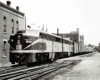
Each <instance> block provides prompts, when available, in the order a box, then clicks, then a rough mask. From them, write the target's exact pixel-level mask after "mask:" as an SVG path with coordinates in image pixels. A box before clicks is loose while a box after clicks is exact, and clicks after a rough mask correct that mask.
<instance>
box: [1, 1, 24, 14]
mask: <svg viewBox="0 0 100 80" xmlns="http://www.w3.org/2000/svg"><path fill="white" fill-rule="evenodd" d="M0 6H1V7H3V8H6V9H8V10H10V11H12V12H15V13H17V14H19V15H21V16H24V13H22V12H20V11H18V10H16V9H14V8H12V7H10V6H7V5H5V4H4V3H2V2H0Z"/></svg>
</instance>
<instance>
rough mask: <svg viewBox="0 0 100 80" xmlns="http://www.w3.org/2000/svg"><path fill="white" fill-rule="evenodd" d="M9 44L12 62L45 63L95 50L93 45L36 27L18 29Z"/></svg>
mask: <svg viewBox="0 0 100 80" xmlns="http://www.w3.org/2000/svg"><path fill="white" fill-rule="evenodd" d="M9 44H10V52H9V57H10V58H9V59H10V62H11V63H12V64H15V63H18V64H28V63H43V62H46V61H54V60H57V59H59V58H66V57H69V56H73V55H75V54H83V53H89V52H93V48H92V47H89V46H86V45H79V43H76V42H73V41H71V40H69V39H67V38H63V37H61V36H59V35H56V34H50V33H48V32H44V31H40V30H35V29H25V30H19V31H17V33H16V34H12V35H11V36H10V39H9Z"/></svg>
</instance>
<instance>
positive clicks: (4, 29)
mask: <svg viewBox="0 0 100 80" xmlns="http://www.w3.org/2000/svg"><path fill="white" fill-rule="evenodd" d="M6 31H7V30H6V25H4V33H6Z"/></svg>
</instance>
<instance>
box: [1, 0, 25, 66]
mask: <svg viewBox="0 0 100 80" xmlns="http://www.w3.org/2000/svg"><path fill="white" fill-rule="evenodd" d="M19 29H25V16H24V13H22V12H20V11H19V7H18V6H17V7H16V9H14V8H12V7H11V2H10V1H7V4H4V3H2V2H0V65H5V64H7V63H8V62H9V48H10V46H9V44H8V40H9V36H10V35H11V34H15V33H16V31H17V30H19Z"/></svg>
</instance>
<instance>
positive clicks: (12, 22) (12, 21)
mask: <svg viewBox="0 0 100 80" xmlns="http://www.w3.org/2000/svg"><path fill="white" fill-rule="evenodd" d="M11 28H12V29H11V30H12V34H14V20H13V19H12V20H11Z"/></svg>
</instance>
